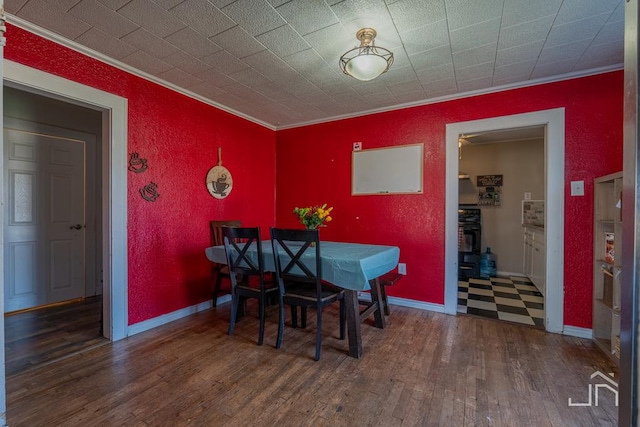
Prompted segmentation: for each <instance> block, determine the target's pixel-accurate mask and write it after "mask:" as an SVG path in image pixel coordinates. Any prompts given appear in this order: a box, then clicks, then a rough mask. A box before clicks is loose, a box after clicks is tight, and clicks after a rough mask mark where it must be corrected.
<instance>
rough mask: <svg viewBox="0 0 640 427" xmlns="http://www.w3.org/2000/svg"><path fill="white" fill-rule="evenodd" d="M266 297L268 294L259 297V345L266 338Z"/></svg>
mask: <svg viewBox="0 0 640 427" xmlns="http://www.w3.org/2000/svg"><path fill="white" fill-rule="evenodd" d="M266 298H267V297H266V295H261V296H260V298H258V315H259V316H260V332H259V335H258V345H262V340H263V338H264V302H265V299H266Z"/></svg>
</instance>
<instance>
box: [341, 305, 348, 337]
mask: <svg viewBox="0 0 640 427" xmlns="http://www.w3.org/2000/svg"><path fill="white" fill-rule="evenodd" d="M346 319H347V306H346V304H345V303H344V298H343V299H341V300H340V339H341V340H343V339H344V334H345V329H346V328H345V324H346Z"/></svg>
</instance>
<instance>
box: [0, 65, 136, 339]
mask: <svg viewBox="0 0 640 427" xmlns="http://www.w3.org/2000/svg"><path fill="white" fill-rule="evenodd" d="M3 66H4V82H5V84H7V85H9V86H16V87H18V88H20V89H22V90H26V91H30V92H33V93H38V94H40V95H44V96H48V97H50V98H56V99H59V100H62V101H65V102H69V103H73V104H78V105H82V106H84V107H87V108H91V109H93V110H98V111H102V148H101V149H102V174H103V175H102V228H103V262H102V265H103V281H104V285H103V301H104V304H103V319H104V327H103V330H104V334H105V336H106V337H107V338H109V339H110V340H112V341H117V340H120V339H122V338H125V337H126V336H127V335H128V309H127V305H128V301H127V287H128V285H127V262H128V260H127V108H128V107H127V100H126V99H125V98H122V97H119V96H117V95H113V94H111V93H107V92H103V91H101V90H98V89H94V88H91V87H89V86H85V85H82V84H80V83H76V82H73V81H70V80H66V79H63V78H61V77H57V76H54V75H52V74H48V73H45V72H43V71H40V70H36V69H33V68H30V67H27V66H24V65H21V64H18V63H15V62H13V61H8V60H6V59H5V60H4V61H3ZM2 190H3V191H4V189H2ZM3 251H4V248H2V247H1V246H0V259H2V256H3ZM0 304H2V305H4V295H3V296H2V301H0ZM1 341H2V342H0V346H2V347H3V348H4V335H2V340H1Z"/></svg>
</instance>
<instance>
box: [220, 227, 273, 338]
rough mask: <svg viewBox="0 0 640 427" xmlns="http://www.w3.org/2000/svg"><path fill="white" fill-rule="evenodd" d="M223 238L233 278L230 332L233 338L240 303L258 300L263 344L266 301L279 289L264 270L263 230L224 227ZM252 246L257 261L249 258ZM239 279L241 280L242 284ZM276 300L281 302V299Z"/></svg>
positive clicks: (230, 276)
mask: <svg viewBox="0 0 640 427" xmlns="http://www.w3.org/2000/svg"><path fill="white" fill-rule="evenodd" d="M223 235H224V239H223V240H224V249H225V253H226V255H227V266H228V267H229V278H230V279H231V320H230V322H229V331H228V333H229V335H233V330H234V328H235V325H236V322H237V320H238V306H239V305H240V301H241V300H243V301H244V300H246V299H247V298H255V299H257V300H258V317H259V318H260V331H259V333H258V345H262V341H263V339H264V324H265V306H266V303H267V298H268V297H269V296H271V295H276V294H277V292H278V289H279V288H278V285H277V284H276V283H274V282H273V280H269V277H270V276H269V275H267V274H265V271H264V257H263V255H262V241H261V240H260V228H259V227H253V228H249V227H245V228H242V227H223ZM252 245H254V246H255V247H257V259H254V258H253V257H251V256H250V255H249V248H250V247H251V246H252ZM240 278H242V282H241V281H240ZM277 299H278V301H281V299H280V298H277Z"/></svg>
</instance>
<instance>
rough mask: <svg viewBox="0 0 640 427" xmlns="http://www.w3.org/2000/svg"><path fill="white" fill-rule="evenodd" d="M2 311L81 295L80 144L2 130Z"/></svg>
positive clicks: (82, 161) (82, 152) (82, 217)
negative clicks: (4, 192)
mask: <svg viewBox="0 0 640 427" xmlns="http://www.w3.org/2000/svg"><path fill="white" fill-rule="evenodd" d="M4 147H5V168H4V170H5V176H4V179H5V183H6V187H5V188H6V189H7V191H6V197H7V200H5V207H6V208H5V218H6V219H7V222H6V235H5V236H6V240H5V243H6V246H5V248H6V249H5V312H8V311H14V310H20V309H24V308H29V307H34V306H38V305H43V304H50V303H54V302H59V301H64V300H69V299H73V298H78V297H82V296H84V295H85V256H84V243H85V242H84V240H85V232H84V229H85V228H84V227H85V214H84V198H85V194H84V193H85V183H84V179H85V173H84V164H85V143H84V142H83V141H80V140H74V139H70V138H62V137H57V136H53V135H44V134H40V133H34V132H27V131H24V130H17V129H7V128H5V129H4Z"/></svg>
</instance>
